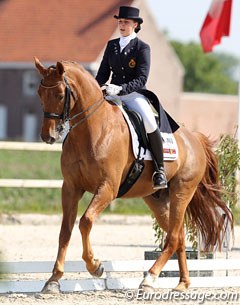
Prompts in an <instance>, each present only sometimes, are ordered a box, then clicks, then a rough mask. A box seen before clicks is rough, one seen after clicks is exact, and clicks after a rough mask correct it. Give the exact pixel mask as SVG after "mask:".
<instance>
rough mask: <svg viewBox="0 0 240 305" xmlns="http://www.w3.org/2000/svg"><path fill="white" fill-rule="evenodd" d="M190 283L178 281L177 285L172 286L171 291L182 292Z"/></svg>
mask: <svg viewBox="0 0 240 305" xmlns="http://www.w3.org/2000/svg"><path fill="white" fill-rule="evenodd" d="M189 286H190V283H185V282H180V283H179V284H178V285H177V287H175V288H173V289H172V291H178V292H184V291H186V290H187V289H188V287H189Z"/></svg>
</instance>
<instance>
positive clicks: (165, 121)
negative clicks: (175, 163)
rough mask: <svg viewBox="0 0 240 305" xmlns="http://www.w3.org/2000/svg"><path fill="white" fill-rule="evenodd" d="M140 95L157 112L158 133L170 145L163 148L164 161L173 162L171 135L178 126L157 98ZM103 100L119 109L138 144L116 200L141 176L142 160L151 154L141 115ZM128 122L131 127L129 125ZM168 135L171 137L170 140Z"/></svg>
mask: <svg viewBox="0 0 240 305" xmlns="http://www.w3.org/2000/svg"><path fill="white" fill-rule="evenodd" d="M141 93H142V94H143V93H145V94H144V95H145V96H147V97H148V99H149V101H150V102H151V103H152V105H153V106H154V108H155V109H156V110H157V112H158V116H156V121H157V124H158V126H159V127H160V131H161V134H162V137H163V143H165V144H167V145H169V144H170V147H169V146H168V147H167V148H164V147H163V150H164V153H165V154H166V157H167V158H166V160H168V161H172V160H175V159H176V158H177V151H176V147H175V146H174V147H173V146H172V145H173V144H174V145H175V144H176V141H175V139H174V136H173V135H172V133H173V132H174V131H176V130H177V129H178V128H179V125H178V124H177V123H176V122H175V121H174V120H173V119H172V118H171V117H170V116H169V115H168V113H166V112H165V110H164V109H163V108H162V106H161V104H160V103H159V101H158V99H157V97H156V96H155V95H154V94H153V93H152V92H151V91H148V90H145V91H144V92H141ZM146 93H147V94H146ZM105 99H106V100H107V101H108V102H110V103H111V104H114V105H116V106H118V107H120V109H121V110H122V113H123V116H124V118H125V120H126V121H127V123H128V126H129V128H130V133H131V136H132V142H134V139H133V134H132V132H131V126H132V127H133V129H134V131H135V134H136V135H137V142H138V151H137V152H136V153H135V152H134V155H135V160H134V161H133V163H132V165H131V167H130V169H129V172H128V174H127V177H126V178H125V180H124V181H123V183H122V184H121V186H120V188H119V191H118V194H117V198H119V197H122V196H123V195H124V194H126V193H127V192H128V191H129V189H130V188H131V187H132V186H133V185H134V183H135V182H136V181H137V180H138V178H139V177H140V176H141V174H142V172H143V170H144V160H152V157H151V154H150V156H149V154H148V153H149V152H150V145H149V141H148V138H147V133H146V131H145V127H144V123H143V119H142V117H141V115H140V114H139V113H138V112H136V111H134V110H130V109H128V108H127V106H126V105H124V104H123V103H122V102H120V103H119V101H117V100H115V99H112V98H111V97H109V96H107V97H105ZM124 113H125V114H124ZM126 116H127V117H126ZM129 121H130V124H131V126H130V124H129ZM160 124H161V125H160ZM169 135H171V137H170V138H169ZM172 147H173V148H172ZM133 150H134V143H133Z"/></svg>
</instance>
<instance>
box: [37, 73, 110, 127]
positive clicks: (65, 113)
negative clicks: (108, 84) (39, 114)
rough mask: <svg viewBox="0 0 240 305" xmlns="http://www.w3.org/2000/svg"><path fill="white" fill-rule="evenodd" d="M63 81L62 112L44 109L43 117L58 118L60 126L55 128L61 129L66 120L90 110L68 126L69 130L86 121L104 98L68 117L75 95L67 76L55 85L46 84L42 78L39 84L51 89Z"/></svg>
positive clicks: (68, 120)
mask: <svg viewBox="0 0 240 305" xmlns="http://www.w3.org/2000/svg"><path fill="white" fill-rule="evenodd" d="M62 83H64V84H65V96H64V106H63V111H62V113H60V114H59V113H55V112H47V111H44V112H43V113H44V118H47V119H54V120H60V121H61V123H60V125H61V127H60V128H57V129H63V125H64V124H65V123H66V122H70V121H72V120H74V119H76V118H77V117H78V116H80V115H82V114H84V113H85V112H87V111H89V110H91V112H90V113H89V114H88V115H86V116H85V117H83V118H82V119H80V120H79V121H78V122H77V123H75V124H73V125H71V126H70V127H69V131H70V130H71V129H73V128H74V127H76V126H77V125H79V124H81V123H83V122H84V121H86V120H87V119H88V118H89V117H90V116H91V115H92V114H93V113H94V112H95V111H96V110H97V109H98V108H99V107H100V106H101V105H102V104H103V102H104V98H103V97H101V98H100V99H99V100H98V101H96V102H95V103H93V104H92V105H90V106H89V107H87V108H86V109H84V110H82V111H80V112H79V113H77V114H75V115H73V116H72V117H70V116H69V115H70V102H71V97H72V98H73V99H74V101H76V97H75V95H74V93H73V91H72V89H71V87H70V85H69V83H68V81H67V78H66V77H65V76H64V79H63V81H59V82H57V83H56V84H55V85H53V86H46V85H44V84H43V80H41V82H40V86H41V87H43V88H45V89H52V88H56V87H57V86H59V85H60V84H62Z"/></svg>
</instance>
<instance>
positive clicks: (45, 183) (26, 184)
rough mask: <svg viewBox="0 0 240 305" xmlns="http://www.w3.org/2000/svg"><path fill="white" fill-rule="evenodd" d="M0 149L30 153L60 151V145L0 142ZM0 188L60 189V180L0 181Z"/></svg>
mask: <svg viewBox="0 0 240 305" xmlns="http://www.w3.org/2000/svg"><path fill="white" fill-rule="evenodd" d="M0 149H5V150H30V151H62V143H55V144H54V145H48V144H46V143H40V142H39V143H38V142H36V143H35V142H7V141H0ZM0 187H19V188H61V187H62V180H43V179H0Z"/></svg>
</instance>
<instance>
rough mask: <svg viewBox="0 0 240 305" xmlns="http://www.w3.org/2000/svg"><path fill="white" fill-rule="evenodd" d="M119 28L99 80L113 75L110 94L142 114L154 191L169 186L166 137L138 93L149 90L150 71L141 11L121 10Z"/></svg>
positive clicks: (107, 91)
mask: <svg viewBox="0 0 240 305" xmlns="http://www.w3.org/2000/svg"><path fill="white" fill-rule="evenodd" d="M114 18H116V19H118V27H119V31H120V35H121V36H120V38H118V39H113V40H110V41H109V42H108V44H107V47H106V49H105V52H104V55H103V59H102V62H101V65H100V67H99V70H98V73H97V76H96V80H97V82H98V83H99V85H100V86H101V85H103V84H105V83H106V82H107V81H108V79H109V77H110V74H111V72H112V77H111V84H109V85H108V86H107V89H106V93H107V94H108V95H110V96H114V95H119V98H120V99H121V100H122V101H123V102H124V103H125V104H126V106H127V107H128V108H129V109H132V110H135V111H137V112H139V113H140V114H141V116H142V118H143V123H144V126H145V130H146V132H147V135H148V139H149V143H150V148H151V151H152V154H153V159H154V161H155V162H154V164H155V172H154V174H153V178H152V179H153V189H155V190H158V189H163V188H166V187H167V179H166V176H165V172H164V163H163V145H162V137H161V133H160V130H159V128H158V125H157V123H156V120H155V116H154V113H153V111H152V109H151V106H150V105H149V102H148V99H147V98H146V97H145V96H144V95H142V94H140V93H138V91H139V90H140V89H145V88H146V87H145V84H146V82H147V79H148V74H149V70H150V47H149V45H148V44H146V43H145V42H143V41H142V40H140V39H139V38H137V34H136V33H138V32H139V31H140V29H141V26H140V25H141V24H142V23H143V19H142V18H141V17H139V9H138V8H135V7H129V6H121V7H120V8H119V14H118V16H116V15H115V16H114Z"/></svg>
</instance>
